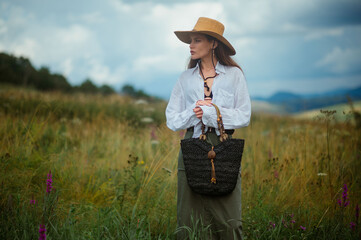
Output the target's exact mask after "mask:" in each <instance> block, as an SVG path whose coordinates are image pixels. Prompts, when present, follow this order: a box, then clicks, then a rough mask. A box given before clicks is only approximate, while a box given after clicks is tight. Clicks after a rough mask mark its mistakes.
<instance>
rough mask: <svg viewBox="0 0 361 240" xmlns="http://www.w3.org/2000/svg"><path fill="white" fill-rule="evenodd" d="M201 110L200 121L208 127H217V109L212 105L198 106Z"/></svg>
mask: <svg viewBox="0 0 361 240" xmlns="http://www.w3.org/2000/svg"><path fill="white" fill-rule="evenodd" d="M199 107H200V108H201V109H202V111H203V116H202V122H203V124H204V125H206V126H209V127H214V128H217V127H218V125H217V111H216V109H215V108H214V107H213V106H199Z"/></svg>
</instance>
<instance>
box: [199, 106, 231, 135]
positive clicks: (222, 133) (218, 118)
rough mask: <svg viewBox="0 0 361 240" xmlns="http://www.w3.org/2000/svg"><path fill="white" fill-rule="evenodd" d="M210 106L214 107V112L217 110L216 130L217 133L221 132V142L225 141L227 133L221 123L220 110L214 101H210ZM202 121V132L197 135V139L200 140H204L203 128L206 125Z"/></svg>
mask: <svg viewBox="0 0 361 240" xmlns="http://www.w3.org/2000/svg"><path fill="white" fill-rule="evenodd" d="M211 104H212V106H213V107H214V108H215V109H216V112H217V125H218V131H219V133H220V134H221V135H220V137H219V140H220V141H221V142H223V141H225V140H227V139H228V134H227V133H226V131H225V130H224V125H223V120H222V115H221V112H220V111H219V108H218V106H217V105H216V104H214V103H211ZM201 123H202V134H201V136H199V139H201V140H206V138H207V137H206V134H205V132H204V131H205V128H206V126H205V125H204V124H203V122H201Z"/></svg>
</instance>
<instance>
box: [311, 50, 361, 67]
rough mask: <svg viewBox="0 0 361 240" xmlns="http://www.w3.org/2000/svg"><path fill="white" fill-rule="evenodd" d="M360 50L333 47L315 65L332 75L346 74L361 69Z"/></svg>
mask: <svg viewBox="0 0 361 240" xmlns="http://www.w3.org/2000/svg"><path fill="white" fill-rule="evenodd" d="M360 56H361V48H360V47H359V48H345V49H342V48H340V47H335V48H333V49H332V51H331V52H329V53H327V54H326V55H325V56H324V57H323V58H322V59H321V60H319V61H318V62H317V63H316V66H318V67H324V68H326V69H327V70H328V71H330V72H333V73H347V72H350V71H351V72H352V71H353V70H355V69H358V70H360V68H361V57H360Z"/></svg>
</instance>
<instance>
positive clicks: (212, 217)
mask: <svg viewBox="0 0 361 240" xmlns="http://www.w3.org/2000/svg"><path fill="white" fill-rule="evenodd" d="M192 135H193V132H192V131H187V133H186V135H185V137H184V138H185V139H187V138H191V137H192ZM207 142H209V143H211V144H213V145H217V144H219V142H220V141H219V138H218V137H217V135H216V134H215V133H207ZM197 222H198V223H197ZM200 223H201V224H200ZM177 225H178V227H179V229H178V233H177V239H178V240H180V239H189V236H190V235H192V232H193V233H194V231H198V232H199V231H202V230H201V225H202V226H203V232H205V234H206V236H205V237H204V238H205V239H225V240H230V239H242V222H241V170H240V171H239V174H238V179H237V185H236V187H235V189H234V191H233V192H232V193H231V194H229V195H225V196H217V197H213V196H205V195H200V194H197V193H195V192H193V191H192V190H191V189H190V187H189V185H188V183H187V178H186V174H185V170H184V163H183V156H182V151H181V150H180V152H179V157H178V196H177ZM207 226H208V227H209V228H208V229H205V228H207ZM187 229H188V230H187ZM198 239H199V236H198Z"/></svg>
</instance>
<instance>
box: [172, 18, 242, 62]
mask: <svg viewBox="0 0 361 240" xmlns="http://www.w3.org/2000/svg"><path fill="white" fill-rule="evenodd" d="M223 32H224V25H223V24H222V23H220V22H218V21H217V20H214V19H211V18H206V17H200V18H199V19H198V21H197V23H196V25H195V26H194V28H193V30H192V31H175V32H174V33H175V35H176V36H177V37H178V38H179V40H181V41H182V42H185V43H188V44H190V43H191V38H190V34H191V33H203V34H207V35H209V36H212V37H214V38H216V39H217V40H219V41H220V42H222V43H223V44H224V45H225V46H226V47H227V48H228V50H229V55H235V54H236V50H234V48H233V47H232V45H231V44H230V43H229V42H228V41H227V39H225V38H224V37H223Z"/></svg>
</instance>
